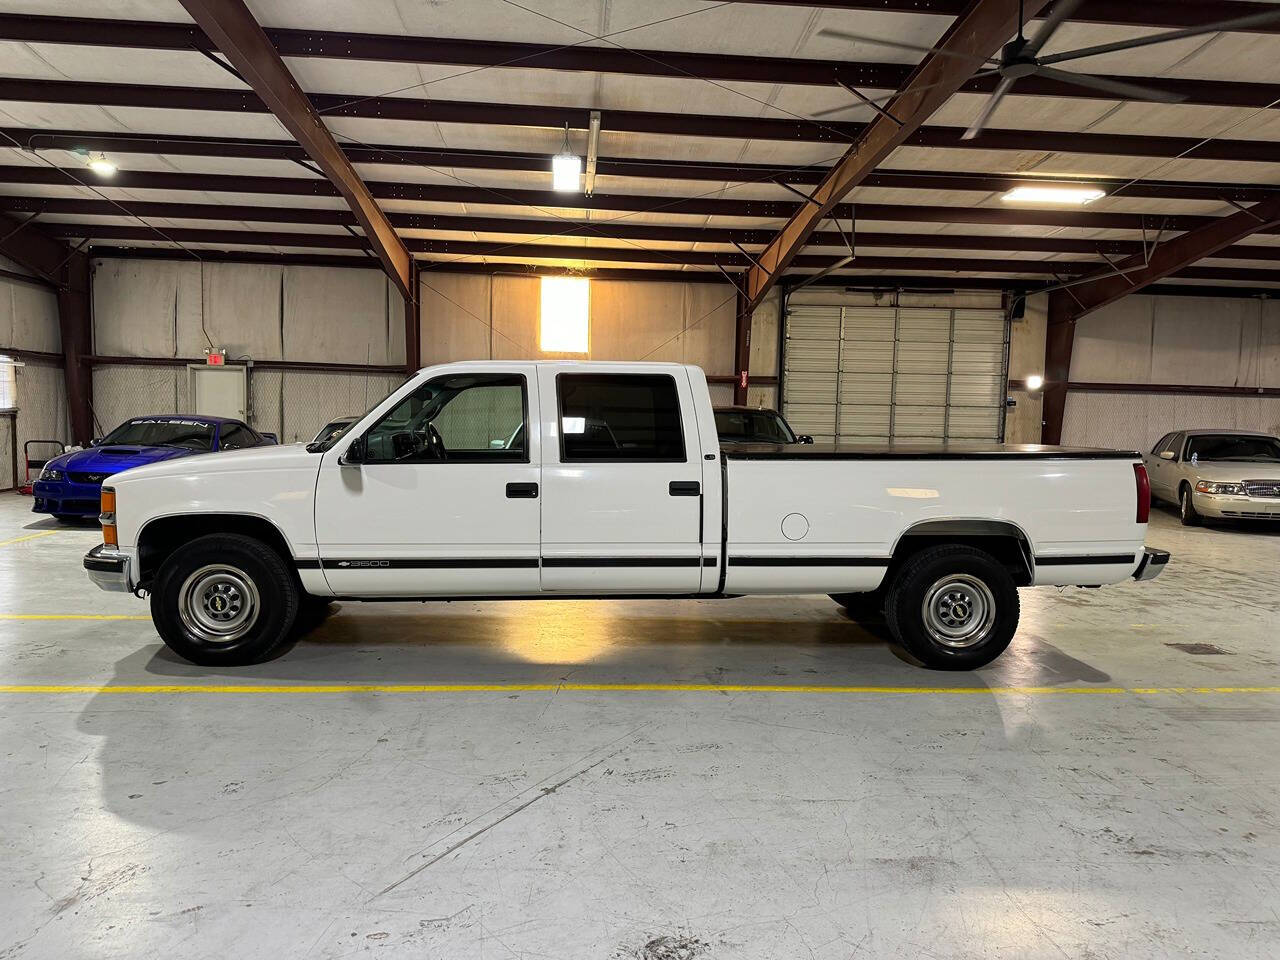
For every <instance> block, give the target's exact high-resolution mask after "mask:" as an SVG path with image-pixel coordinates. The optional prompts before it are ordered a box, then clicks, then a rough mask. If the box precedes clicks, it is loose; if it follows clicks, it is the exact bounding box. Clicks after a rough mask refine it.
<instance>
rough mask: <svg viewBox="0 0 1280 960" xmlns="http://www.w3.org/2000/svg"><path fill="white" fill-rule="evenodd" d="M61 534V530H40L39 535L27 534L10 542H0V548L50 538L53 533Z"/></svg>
mask: <svg viewBox="0 0 1280 960" xmlns="http://www.w3.org/2000/svg"><path fill="white" fill-rule="evenodd" d="M61 532H62V531H61V530H41V531H40V532H39V533H28V534H27V535H26V536H25V537H14V538H13V539H12V540H0V547H7V546H10V545H12V544H15V543H25V542H26V541H28V540H36V539H38V538H39V537H52V536H53V535H54V534H55V533H61Z"/></svg>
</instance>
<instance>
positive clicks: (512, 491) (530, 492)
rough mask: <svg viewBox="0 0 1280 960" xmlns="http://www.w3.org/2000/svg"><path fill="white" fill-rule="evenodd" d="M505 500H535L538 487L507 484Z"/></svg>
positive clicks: (535, 485) (526, 484) (528, 484)
mask: <svg viewBox="0 0 1280 960" xmlns="http://www.w3.org/2000/svg"><path fill="white" fill-rule="evenodd" d="M507 498H508V499H510V500H537V499H538V485H537V484H536V483H508V484H507Z"/></svg>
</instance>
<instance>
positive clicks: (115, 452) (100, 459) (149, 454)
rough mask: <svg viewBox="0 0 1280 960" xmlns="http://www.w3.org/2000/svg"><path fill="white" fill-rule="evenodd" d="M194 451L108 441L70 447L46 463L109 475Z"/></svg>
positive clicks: (62, 467)
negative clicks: (82, 448)
mask: <svg viewBox="0 0 1280 960" xmlns="http://www.w3.org/2000/svg"><path fill="white" fill-rule="evenodd" d="M199 452H200V451H198V450H186V449H183V448H181V447H147V446H138V445H137V444H121V445H116V444H112V445H111V446H105V447H87V448H86V449H84V450H73V451H72V452H71V453H64V454H62V456H60V457H54V458H53V459H52V460H50V461H49V462H48V464H46V466H49V467H53V468H54V469H56V470H64V471H74V472H76V473H92V474H102V475H103V476H104V477H109V476H112V475H113V474H117V473H120V472H121V471H123V470H131V469H133V468H134V467H140V466H143V465H145V464H151V463H161V462H163V461H166V460H176V459H180V458H182V457H189V456H191V455H192V454H194V453H199Z"/></svg>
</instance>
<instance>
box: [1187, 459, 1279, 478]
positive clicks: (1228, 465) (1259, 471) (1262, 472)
mask: <svg viewBox="0 0 1280 960" xmlns="http://www.w3.org/2000/svg"><path fill="white" fill-rule="evenodd" d="M1182 466H1184V467H1186V468H1187V472H1188V473H1191V474H1193V475H1194V476H1195V478H1196V479H1197V480H1217V481H1219V482H1223V483H1234V482H1239V481H1241V480H1280V463H1246V462H1244V461H1236V460H1201V461H1200V462H1199V463H1191V462H1190V461H1188V462H1187V463H1184V464H1182Z"/></svg>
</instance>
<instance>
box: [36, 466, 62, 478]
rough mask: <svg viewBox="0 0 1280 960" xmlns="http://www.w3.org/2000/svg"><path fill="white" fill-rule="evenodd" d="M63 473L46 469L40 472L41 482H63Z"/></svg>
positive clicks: (51, 468) (50, 468)
mask: <svg viewBox="0 0 1280 960" xmlns="http://www.w3.org/2000/svg"><path fill="white" fill-rule="evenodd" d="M62 477H63V473H62V471H61V470H55V469H54V468H53V467H45V468H44V469H43V470H41V471H40V479H41V480H61V479H62Z"/></svg>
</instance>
